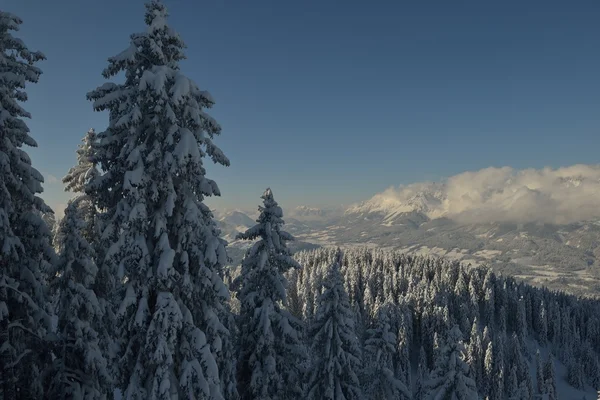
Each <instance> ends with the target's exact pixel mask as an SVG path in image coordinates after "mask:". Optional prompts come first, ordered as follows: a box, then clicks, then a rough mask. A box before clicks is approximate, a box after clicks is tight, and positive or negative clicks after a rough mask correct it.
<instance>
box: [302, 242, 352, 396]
mask: <svg viewBox="0 0 600 400" xmlns="http://www.w3.org/2000/svg"><path fill="white" fill-rule="evenodd" d="M341 258H342V254H341V252H340V251H339V250H338V255H337V260H336V262H335V263H334V264H333V265H331V266H330V269H329V271H328V274H327V277H326V279H325V281H324V282H323V286H324V289H325V290H324V291H323V293H322V294H321V296H320V297H319V300H318V306H317V312H316V315H315V317H314V320H313V323H312V325H311V327H310V332H309V337H308V338H309V340H310V342H311V343H312V348H311V351H312V355H313V365H312V367H311V369H310V374H309V378H308V384H307V388H306V389H307V390H306V393H307V398H308V399H311V400H312V399H315V400H316V399H325V400H342V399H345V400H354V399H356V400H358V399H362V398H364V397H363V396H362V391H361V388H360V382H359V379H358V375H357V373H358V371H360V369H361V352H360V347H359V344H358V338H357V337H356V333H355V332H354V315H353V313H352V309H351V307H350V302H349V300H348V294H347V293H346V291H345V289H344V282H343V279H342V275H341V273H340V263H341Z"/></svg>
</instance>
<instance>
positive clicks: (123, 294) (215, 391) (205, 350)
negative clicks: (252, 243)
mask: <svg viewBox="0 0 600 400" xmlns="http://www.w3.org/2000/svg"><path fill="white" fill-rule="evenodd" d="M167 16H168V14H167V10H166V8H165V7H164V5H162V4H161V3H160V2H159V1H158V0H154V1H151V2H149V3H147V4H146V14H145V22H146V25H147V29H146V31H145V32H141V33H136V34H133V35H132V36H131V43H130V45H129V47H128V48H127V49H125V50H124V51H123V52H121V53H120V54H118V55H117V56H115V57H111V58H110V59H109V65H108V67H107V68H106V69H105V70H104V72H103V75H104V77H105V78H106V79H109V78H111V77H113V76H115V75H117V74H119V73H121V72H124V76H125V80H124V82H123V83H119V84H117V83H110V82H109V83H105V84H103V85H102V86H100V87H99V88H97V89H96V90H94V91H92V92H90V93H89V94H88V98H89V99H90V100H93V101H94V109H95V110H97V111H109V124H108V128H107V129H106V130H105V131H104V132H101V133H99V134H98V140H99V141H98V143H97V144H96V145H95V150H94V161H95V162H97V163H98V164H99V166H100V168H101V171H102V172H103V173H102V175H100V176H98V177H97V178H95V179H94V180H93V181H92V182H90V183H89V184H88V185H87V186H86V192H87V193H88V194H90V195H91V196H93V197H94V199H95V202H96V204H97V206H98V208H99V209H100V210H101V215H100V216H99V217H100V219H101V220H102V221H103V224H102V238H103V240H104V241H105V242H106V244H107V245H108V249H107V250H106V252H105V254H102V265H101V267H100V268H101V270H103V271H104V273H105V275H106V277H107V279H109V278H110V275H111V274H110V272H112V274H113V275H116V278H117V279H116V282H118V284H117V283H116V282H115V286H116V289H117V291H118V294H119V298H120V300H119V302H118V307H117V310H118V312H117V317H118V323H116V326H117V327H118V329H117V332H115V334H116V336H117V337H119V338H120V353H119V363H118V365H117V370H118V374H117V376H118V379H119V381H118V386H119V387H120V389H121V390H122V391H123V397H124V398H125V399H171V398H173V396H178V397H179V398H187V399H221V398H223V396H224V395H227V394H226V393H227V388H229V387H231V384H230V383H227V382H224V381H226V380H227V379H232V377H229V378H228V377H227V376H224V374H223V371H231V370H232V368H230V367H228V366H227V365H228V364H229V363H231V362H232V361H231V360H230V359H227V358H226V357H224V354H228V353H230V350H228V347H229V346H230V345H231V341H230V338H229V331H228V329H227V326H226V321H227V318H224V317H223V316H224V315H226V313H227V311H226V310H227V309H226V302H227V300H228V290H227V288H226V286H225V285H224V283H223V281H222V278H221V274H222V267H223V265H224V264H225V263H226V262H227V254H226V251H225V244H226V243H225V242H224V241H223V240H222V239H220V238H219V234H220V232H219V230H218V229H217V227H216V225H215V221H214V219H213V215H212V213H211V212H210V210H209V208H208V207H207V206H206V205H205V204H203V200H204V197H205V196H212V195H220V192H219V189H218V187H217V185H216V183H215V182H214V181H212V180H210V179H208V178H206V177H205V175H206V171H205V169H204V166H203V159H204V158H205V157H207V156H208V157H210V158H211V159H212V160H213V162H215V163H217V164H221V165H229V160H228V159H227V157H225V155H224V154H223V152H222V151H221V150H220V149H219V148H218V147H217V146H216V145H215V144H214V143H213V141H212V140H213V139H214V137H215V136H216V135H218V134H219V133H220V131H221V128H220V126H219V125H218V124H217V122H216V121H215V120H214V119H213V118H211V117H210V116H209V115H208V114H207V113H206V111H205V109H207V108H210V107H211V106H212V105H213V103H214V101H213V99H212V97H211V96H210V94H209V93H208V92H205V91H202V90H200V89H199V88H198V86H196V84H195V83H194V82H192V81H191V80H190V79H189V78H187V77H186V76H185V75H183V74H182V73H181V71H180V67H179V62H180V61H181V60H182V59H184V58H185V56H184V53H183V48H184V43H183V41H182V40H181V38H180V37H179V35H178V34H177V33H176V32H175V31H174V30H173V29H172V28H171V27H169V25H168V24H167ZM224 387H226V388H224Z"/></svg>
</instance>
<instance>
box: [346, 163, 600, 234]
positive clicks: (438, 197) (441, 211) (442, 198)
mask: <svg viewBox="0 0 600 400" xmlns="http://www.w3.org/2000/svg"><path fill="white" fill-rule="evenodd" d="M410 211H419V212H423V213H424V214H426V215H428V216H429V217H430V218H439V217H448V218H452V219H455V220H459V221H461V222H465V223H485V222H514V223H527V222H544V223H556V224H567V223H571V222H577V221H582V220H590V219H594V218H598V217H600V165H573V166H570V167H564V168H558V169H552V168H543V169H525V170H515V169H513V168H510V167H503V168H494V167H490V168H485V169H482V170H479V171H474V172H464V173H461V174H458V175H455V176H452V177H450V178H448V179H446V180H445V181H443V182H424V183H414V184H410V185H403V186H400V187H390V188H388V189H387V190H385V191H384V192H382V193H379V194H377V195H375V196H374V197H373V198H371V199H370V200H367V201H365V202H363V203H360V204H357V205H354V206H351V207H350V208H349V209H348V210H347V212H349V213H356V212H382V213H385V214H388V215H389V216H393V215H397V214H399V213H402V212H410Z"/></svg>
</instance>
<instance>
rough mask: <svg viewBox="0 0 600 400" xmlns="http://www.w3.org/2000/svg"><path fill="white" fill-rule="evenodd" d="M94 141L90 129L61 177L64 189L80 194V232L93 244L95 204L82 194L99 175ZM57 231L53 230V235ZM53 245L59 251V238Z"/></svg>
mask: <svg viewBox="0 0 600 400" xmlns="http://www.w3.org/2000/svg"><path fill="white" fill-rule="evenodd" d="M95 141H96V132H95V131H94V129H90V130H89V131H88V132H87V133H86V135H85V136H84V138H83V139H82V142H83V143H82V144H80V145H79V148H78V149H77V151H76V153H77V164H75V166H73V167H71V169H69V172H67V175H65V176H64V177H63V179H62V181H63V183H64V184H65V191H70V192H72V193H75V194H78V195H80V196H79V197H78V200H77V208H78V210H77V214H78V217H79V218H81V219H82V220H83V221H82V222H83V224H82V227H81V232H80V234H81V235H83V238H84V239H85V240H86V241H87V242H88V243H89V244H94V243H97V242H100V241H98V240H97V239H98V233H99V232H98V231H97V229H96V228H97V221H96V214H97V213H96V205H95V204H94V199H93V198H92V197H91V196H84V195H83V194H84V193H85V189H86V187H87V185H88V184H89V183H90V182H92V181H93V180H94V179H96V177H97V176H98V175H99V172H98V169H97V168H96V163H95V162H94V160H93V157H94V153H93V147H92V146H93V145H94V143H95ZM56 235H58V231H56V232H55V236H56ZM56 239H57V238H56V237H55V247H56V248H57V251H58V252H60V251H61V249H60V242H61V241H60V240H56Z"/></svg>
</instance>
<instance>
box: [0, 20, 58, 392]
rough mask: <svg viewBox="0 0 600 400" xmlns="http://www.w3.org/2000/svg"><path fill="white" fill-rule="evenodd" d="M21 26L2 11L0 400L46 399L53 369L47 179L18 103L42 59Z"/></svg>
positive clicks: (25, 114) (51, 254)
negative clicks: (48, 371)
mask: <svg viewBox="0 0 600 400" xmlns="http://www.w3.org/2000/svg"><path fill="white" fill-rule="evenodd" d="M21 23H22V20H21V19H20V18H19V17H17V16H15V15H13V14H10V13H7V12H4V11H0V169H1V171H0V242H1V243H0V249H1V251H0V399H1V398H4V399H38V398H42V396H43V384H42V381H41V379H40V375H41V372H42V371H43V370H44V369H45V368H46V366H48V365H49V362H50V353H49V351H48V349H49V347H48V346H47V345H46V344H45V343H44V339H45V338H46V335H47V333H48V331H49V328H50V318H49V316H48V312H47V311H48V310H47V308H48V305H49V302H48V299H47V291H46V285H45V279H44V276H45V273H46V272H48V267H49V265H50V264H51V263H52V262H54V260H55V254H54V250H53V248H52V246H51V243H50V231H49V229H48V226H47V225H46V223H45V222H44V221H43V219H42V215H43V214H44V213H52V210H51V209H50V208H49V207H48V206H47V205H46V204H45V203H44V201H43V200H42V199H41V198H40V197H38V196H37V194H38V193H41V192H42V182H43V180H44V179H43V177H42V175H41V174H40V173H39V172H38V171H37V170H36V169H34V168H33V167H32V166H31V160H30V158H29V156H28V155H27V153H26V152H25V151H24V150H23V149H22V147H23V146H24V145H27V146H32V147H35V146H37V144H36V142H35V140H34V139H33V138H32V137H31V136H29V128H28V127H27V124H26V123H25V121H24V118H30V114H29V113H28V112H27V111H25V110H24V109H23V108H22V107H21V104H20V103H22V102H25V101H26V100H27V93H25V90H24V89H25V85H26V83H27V82H31V83H35V82H37V81H38V79H39V76H40V74H41V70H40V69H39V68H37V67H36V66H35V63H36V62H38V61H40V60H43V59H44V58H45V57H44V55H43V54H42V53H40V52H34V51H30V50H29V49H28V48H27V47H26V46H25V44H24V43H23V41H21V40H20V39H18V38H16V37H14V36H13V35H12V31H17V30H19V26H20V25H21Z"/></svg>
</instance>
